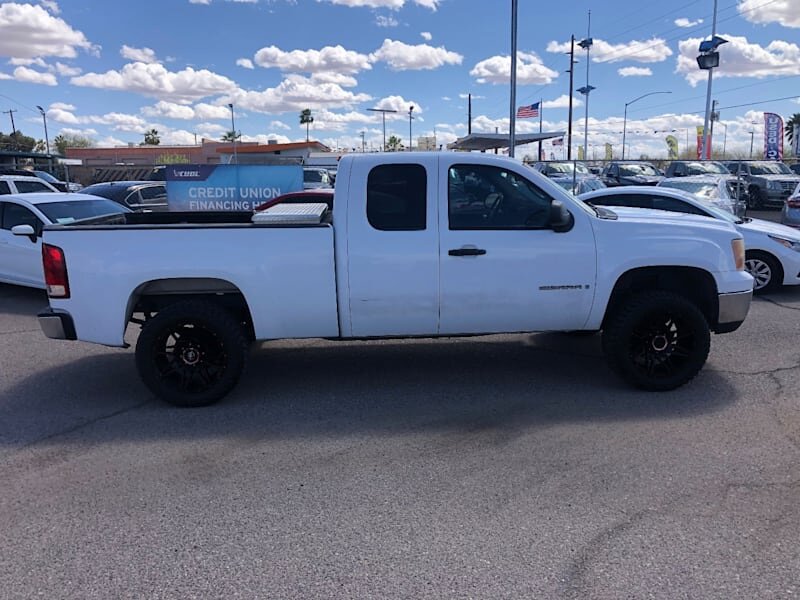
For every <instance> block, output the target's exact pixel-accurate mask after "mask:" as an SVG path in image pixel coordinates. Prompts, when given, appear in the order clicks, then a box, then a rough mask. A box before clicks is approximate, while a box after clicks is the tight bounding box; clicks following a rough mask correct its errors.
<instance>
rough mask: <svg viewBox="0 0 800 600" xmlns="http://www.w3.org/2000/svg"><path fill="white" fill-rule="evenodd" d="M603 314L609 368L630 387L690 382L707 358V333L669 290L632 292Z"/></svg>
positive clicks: (663, 387)
mask: <svg viewBox="0 0 800 600" xmlns="http://www.w3.org/2000/svg"><path fill="white" fill-rule="evenodd" d="M623 302H624V304H623V305H621V306H620V307H619V308H618V309H616V310H615V311H614V313H613V314H612V315H611V316H610V317H609V319H608V321H607V323H606V326H605V328H604V331H603V351H604V353H605V355H606V360H607V361H608V363H609V366H610V367H611V369H612V370H613V371H614V372H616V373H617V374H618V375H620V376H621V377H622V378H623V379H625V380H626V381H628V382H629V383H631V384H633V385H634V386H636V387H639V388H642V389H645V390H651V391H667V390H673V389H675V388H678V387H680V386H682V385H683V384H685V383H688V382H689V381H691V380H692V379H693V378H694V377H695V375H697V373H698V372H699V371H700V369H702V368H703V365H704V364H705V362H706V359H707V358H708V351H709V347H710V345H711V334H710V330H709V326H708V322H707V321H706V318H705V316H704V315H703V313H702V312H701V311H700V309H698V308H697V306H695V305H694V304H693V303H692V302H690V301H689V300H688V299H686V298H685V297H683V296H681V295H679V294H675V293H672V292H664V291H653V292H643V293H639V294H636V295H635V296H632V297H630V298H628V299H626V300H623Z"/></svg>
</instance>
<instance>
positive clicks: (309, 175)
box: [303, 171, 328, 183]
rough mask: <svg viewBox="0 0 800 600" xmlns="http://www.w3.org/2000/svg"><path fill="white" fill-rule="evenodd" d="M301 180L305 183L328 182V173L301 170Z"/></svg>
mask: <svg viewBox="0 0 800 600" xmlns="http://www.w3.org/2000/svg"><path fill="white" fill-rule="evenodd" d="M303 181H305V182H306V183H328V174H327V173H325V171H303Z"/></svg>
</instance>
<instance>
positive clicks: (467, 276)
mask: <svg viewBox="0 0 800 600" xmlns="http://www.w3.org/2000/svg"><path fill="white" fill-rule="evenodd" d="M473 160H474V159H473ZM442 162H443V163H444V160H443V161H442ZM526 171H527V169H526V168H525V167H523V166H522V165H520V166H519V167H518V170H511V168H510V167H508V166H507V165H499V164H498V165H491V164H478V163H475V162H472V161H470V159H468V158H465V159H464V162H463V163H462V164H458V163H455V164H451V165H449V166H448V164H442V166H441V170H440V173H439V182H440V184H439V194H440V198H441V200H440V202H441V204H440V206H441V209H440V215H439V223H440V236H441V243H440V246H441V250H440V257H441V292H440V293H441V307H440V312H441V314H440V327H439V332H440V333H441V334H457V333H494V332H515V331H544V330H552V329H555V330H570V329H580V328H582V327H583V326H584V324H585V323H586V320H587V318H588V316H589V312H590V310H591V307H592V301H593V298H594V287H595V275H596V270H597V267H596V250H595V242H594V233H593V231H592V228H591V223H590V222H589V219H590V216H589V215H588V214H587V213H586V212H585V211H584V210H583V209H582V208H579V207H577V206H570V207H569V210H570V212H572V213H573V217H574V219H575V223H574V225H573V227H572V229H571V230H570V231H568V232H565V233H556V232H554V231H553V230H552V229H551V228H550V226H549V223H550V204H551V202H552V199H553V197H552V196H551V195H550V194H549V193H548V192H547V191H545V190H544V189H542V188H540V187H539V186H537V185H536V184H534V183H532V182H531V181H530V180H529V179H528V177H530V176H531V175H532V173H530V174H527V175H526ZM543 187H544V186H543Z"/></svg>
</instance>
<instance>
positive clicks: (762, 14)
mask: <svg viewBox="0 0 800 600" xmlns="http://www.w3.org/2000/svg"><path fill="white" fill-rule="evenodd" d="M737 8H738V10H739V14H741V15H742V16H743V17H744V18H745V19H747V20H748V21H750V22H751V23H761V24H764V25H766V24H767V23H778V24H780V25H783V26H784V27H800V7H798V5H797V0H773V1H772V2H764V0H741V2H739V6H738V7H737Z"/></svg>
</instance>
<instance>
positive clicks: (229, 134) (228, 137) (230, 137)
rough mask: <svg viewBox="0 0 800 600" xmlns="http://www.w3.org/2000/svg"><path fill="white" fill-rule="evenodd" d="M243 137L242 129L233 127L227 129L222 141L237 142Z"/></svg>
mask: <svg viewBox="0 0 800 600" xmlns="http://www.w3.org/2000/svg"><path fill="white" fill-rule="evenodd" d="M241 138H242V132H241V131H234V130H233V129H231V130H230V131H226V132H225V135H223V136H222V141H223V142H235V141H236V140H239V139H241Z"/></svg>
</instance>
